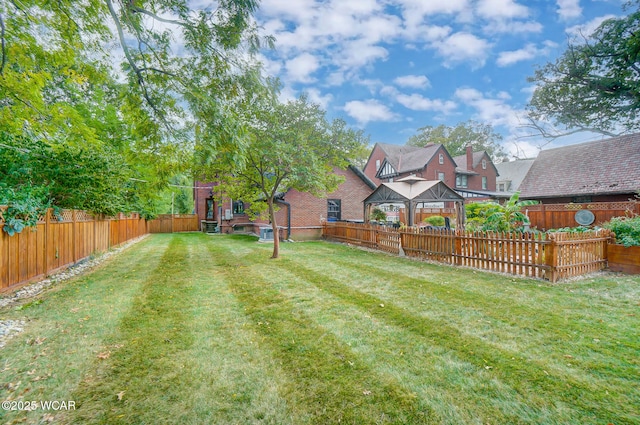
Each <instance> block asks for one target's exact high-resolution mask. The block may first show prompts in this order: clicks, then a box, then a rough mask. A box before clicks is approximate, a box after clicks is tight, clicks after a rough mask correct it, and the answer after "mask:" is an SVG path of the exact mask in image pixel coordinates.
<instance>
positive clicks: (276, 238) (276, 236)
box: [267, 198, 280, 258]
mask: <svg viewBox="0 0 640 425" xmlns="http://www.w3.org/2000/svg"><path fill="white" fill-rule="evenodd" d="M273 202H274V201H273V198H269V200H268V201H267V204H268V205H269V220H271V228H272V229H273V254H271V258H278V257H279V256H280V232H278V224H277V223H276V213H275V211H274V208H273Z"/></svg>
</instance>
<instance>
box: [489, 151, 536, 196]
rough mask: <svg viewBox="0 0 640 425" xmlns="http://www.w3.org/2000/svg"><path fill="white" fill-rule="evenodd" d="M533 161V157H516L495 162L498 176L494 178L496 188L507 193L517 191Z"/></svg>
mask: <svg viewBox="0 0 640 425" xmlns="http://www.w3.org/2000/svg"><path fill="white" fill-rule="evenodd" d="M533 161H534V159H517V160H515V161H505V162H501V163H499V164H495V165H496V169H497V170H498V176H499V177H498V178H497V179H496V190H497V191H498V192H508V193H509V194H512V193H515V192H517V191H518V190H519V188H520V184H522V181H523V180H524V178H525V176H526V175H527V173H528V172H529V169H530V168H531V165H533Z"/></svg>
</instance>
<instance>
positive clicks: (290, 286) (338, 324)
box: [261, 257, 557, 424]
mask: <svg viewBox="0 0 640 425" xmlns="http://www.w3.org/2000/svg"><path fill="white" fill-rule="evenodd" d="M278 263H279V267H277V268H276V267H265V268H262V271H261V274H262V278H263V279H265V281H268V282H271V286H272V288H273V289H274V290H276V291H278V293H279V294H281V295H282V296H283V297H286V298H287V302H289V303H290V304H292V305H295V306H297V308H298V309H301V310H302V311H303V312H304V314H305V316H306V317H307V318H309V320H313V321H314V323H315V324H316V325H317V326H319V327H320V328H322V329H323V330H325V331H326V332H327V334H328V333H330V334H331V335H332V337H334V338H336V339H338V340H339V341H340V342H341V343H342V345H343V346H344V347H347V346H348V348H349V350H350V352H351V353H352V354H353V356H354V357H355V358H357V359H358V361H359V362H360V363H362V364H366V365H367V367H368V368H370V369H371V370H374V371H375V372H376V373H377V374H378V375H380V376H384V377H385V379H393V380H394V381H397V382H398V383H399V384H400V385H402V386H403V387H404V388H405V390H406V391H408V392H409V393H414V394H415V395H416V398H417V402H418V403H419V404H420V405H426V406H427V410H429V411H432V412H433V415H432V416H433V417H432V418H430V419H429V421H430V422H431V423H470V424H472V423H479V424H480V423H526V422H527V418H530V417H535V418H539V417H540V416H541V413H544V412H541V411H540V410H536V409H533V408H531V407H529V406H527V405H526V404H524V403H522V402H521V400H519V396H518V394H517V393H516V392H515V391H514V390H513V389H511V388H509V387H508V386H506V385H504V384H502V383H500V382H498V381H497V380H496V379H495V378H494V376H493V375H492V374H490V373H488V372H487V371H486V370H485V369H479V368H477V367H476V366H475V365H473V364H470V363H468V362H465V361H462V360H460V359H457V358H455V355H453V353H451V352H450V351H448V350H446V349H444V348H442V347H440V346H439V345H437V344H434V343H433V342H432V341H430V340H427V339H425V338H421V337H419V336H416V335H415V333H412V332H411V331H410V330H407V329H405V328H403V327H399V326H395V325H393V324H389V323H388V322H386V321H381V320H378V319H377V318H376V317H373V316H372V315H371V314H370V309H379V308H385V307H386V306H381V305H372V306H370V309H362V308H361V307H360V306H354V305H350V304H347V303H345V302H344V301H343V300H342V299H340V298H339V297H336V296H334V295H333V294H332V293H330V292H328V291H325V290H323V289H322V288H320V287H318V286H317V285H316V284H314V282H313V280H314V279H306V278H305V275H304V274H300V273H298V272H297V271H298V270H299V269H300V268H299V265H298V264H297V262H296V260H291V259H290V258H288V257H287V258H282V259H280V260H278ZM293 270H296V271H293ZM303 273H304V272H303ZM327 334H325V335H323V337H322V339H323V340H324V339H326V338H327ZM372 390H373V391H376V390H377V388H373V389H372ZM423 409H424V408H423ZM554 415H555V416H551V415H549V416H548V417H546V420H544V421H542V422H540V423H549V422H550V420H551V418H554V417H557V414H556V412H554ZM529 423H530V422H529Z"/></svg>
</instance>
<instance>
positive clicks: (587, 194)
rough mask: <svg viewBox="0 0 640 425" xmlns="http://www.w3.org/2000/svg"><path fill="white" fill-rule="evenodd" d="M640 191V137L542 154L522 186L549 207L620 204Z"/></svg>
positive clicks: (523, 192) (527, 195)
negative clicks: (601, 203) (552, 205)
mask: <svg viewBox="0 0 640 425" xmlns="http://www.w3.org/2000/svg"><path fill="white" fill-rule="evenodd" d="M639 190H640V133H636V134H631V135H626V136H619V137H614V138H611V139H606V140H600V141H596V142H588V143H581V144H577V145H571V146H565V147H561V148H556V149H547V150H542V151H540V153H539V154H538V157H537V158H536V159H535V161H534V162H533V165H531V168H530V169H529V172H528V173H527V176H526V177H525V178H524V180H523V182H522V184H521V185H520V192H521V194H520V198H521V199H534V200H538V201H541V202H542V203H545V204H556V203H570V202H574V203H583V202H620V201H628V200H629V199H631V198H634V195H635V194H637V192H638V191H639Z"/></svg>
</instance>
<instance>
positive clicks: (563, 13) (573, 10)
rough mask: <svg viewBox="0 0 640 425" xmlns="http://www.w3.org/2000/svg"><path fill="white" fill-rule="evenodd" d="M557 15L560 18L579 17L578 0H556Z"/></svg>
mask: <svg viewBox="0 0 640 425" xmlns="http://www.w3.org/2000/svg"><path fill="white" fill-rule="evenodd" d="M557 4H558V16H559V17H560V19H563V20H568V19H574V18H579V17H580V16H581V15H582V8H581V7H580V0H557Z"/></svg>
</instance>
